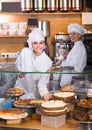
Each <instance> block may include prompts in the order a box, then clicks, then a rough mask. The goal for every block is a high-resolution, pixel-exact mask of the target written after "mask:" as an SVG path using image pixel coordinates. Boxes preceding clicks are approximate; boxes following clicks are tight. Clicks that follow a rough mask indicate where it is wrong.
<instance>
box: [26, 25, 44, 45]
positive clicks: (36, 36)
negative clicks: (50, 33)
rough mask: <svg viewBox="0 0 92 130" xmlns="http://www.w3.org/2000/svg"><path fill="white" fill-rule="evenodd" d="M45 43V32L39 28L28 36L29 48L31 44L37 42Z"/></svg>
mask: <svg viewBox="0 0 92 130" xmlns="http://www.w3.org/2000/svg"><path fill="white" fill-rule="evenodd" d="M40 40H41V41H45V37H44V34H43V32H42V31H41V30H40V29H39V28H34V29H33V30H32V32H31V33H30V34H29V36H28V40H27V43H28V45H29V47H31V44H32V43H33V42H35V41H40Z"/></svg>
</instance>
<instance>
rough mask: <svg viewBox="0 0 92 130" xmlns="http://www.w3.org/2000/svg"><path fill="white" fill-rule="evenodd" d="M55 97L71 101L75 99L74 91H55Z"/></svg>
mask: <svg viewBox="0 0 92 130" xmlns="http://www.w3.org/2000/svg"><path fill="white" fill-rule="evenodd" d="M54 98H55V99H58V100H60V99H62V100H63V101H64V102H71V101H73V100H74V99H75V94H74V92H56V93H54Z"/></svg>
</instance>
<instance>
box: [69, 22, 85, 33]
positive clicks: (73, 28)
mask: <svg viewBox="0 0 92 130" xmlns="http://www.w3.org/2000/svg"><path fill="white" fill-rule="evenodd" d="M71 32H77V33H79V34H81V35H83V34H84V33H85V30H84V29H83V27H82V26H80V25H79V24H77V23H74V24H73V23H72V24H69V25H68V33H71Z"/></svg>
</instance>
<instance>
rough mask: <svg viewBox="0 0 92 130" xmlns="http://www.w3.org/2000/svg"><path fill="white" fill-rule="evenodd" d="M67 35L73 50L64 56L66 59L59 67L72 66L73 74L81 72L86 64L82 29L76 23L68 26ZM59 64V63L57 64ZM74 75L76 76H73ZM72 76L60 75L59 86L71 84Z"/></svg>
mask: <svg viewBox="0 0 92 130" xmlns="http://www.w3.org/2000/svg"><path fill="white" fill-rule="evenodd" d="M68 33H69V37H70V40H71V41H72V42H73V43H74V46H73V48H72V49H71V51H70V52H69V54H68V55H67V56H66V55H64V56H66V59H65V60H64V61H62V62H61V65H60V66H73V67H74V72H75V73H77V72H83V70H84V68H85V67H86V63H87V53H86V48H85V46H84V44H83V41H82V36H83V34H84V29H83V28H82V27H81V26H80V25H79V24H77V23H74V24H70V25H68ZM57 64H59V63H57ZM75 75H76V74H75ZM72 76H74V75H73V74H62V75H61V81H60V86H63V85H65V84H71V81H72Z"/></svg>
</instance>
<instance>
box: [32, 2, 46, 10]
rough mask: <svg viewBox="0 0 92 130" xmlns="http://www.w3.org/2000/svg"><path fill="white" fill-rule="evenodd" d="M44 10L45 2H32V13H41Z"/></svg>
mask: <svg viewBox="0 0 92 130" xmlns="http://www.w3.org/2000/svg"><path fill="white" fill-rule="evenodd" d="M45 10H46V0H34V11H38V12H40V11H41V12H42V11H45Z"/></svg>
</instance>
